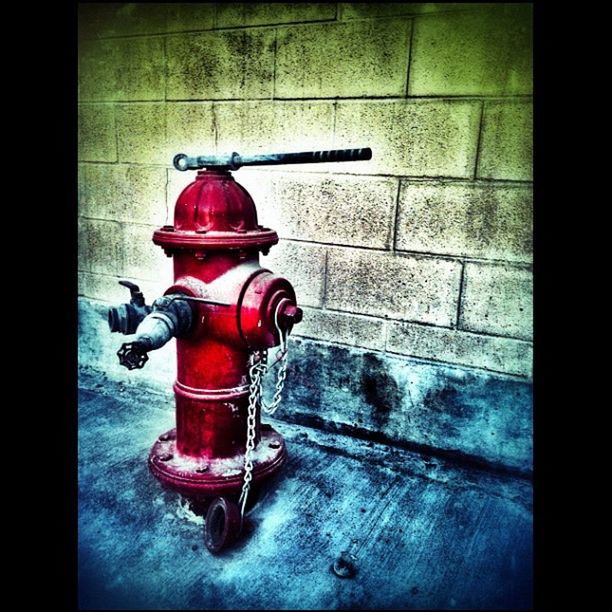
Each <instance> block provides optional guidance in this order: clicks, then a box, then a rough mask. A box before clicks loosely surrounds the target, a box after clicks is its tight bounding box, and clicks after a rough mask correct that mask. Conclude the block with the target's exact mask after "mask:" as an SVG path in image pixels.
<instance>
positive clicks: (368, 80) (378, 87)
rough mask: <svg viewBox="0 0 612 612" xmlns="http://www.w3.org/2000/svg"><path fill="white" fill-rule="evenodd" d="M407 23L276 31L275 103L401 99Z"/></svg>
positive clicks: (322, 25)
mask: <svg viewBox="0 0 612 612" xmlns="http://www.w3.org/2000/svg"><path fill="white" fill-rule="evenodd" d="M409 48H410V21H409V20H402V19H397V18H395V19H392V20H388V21H355V22H347V23H333V24H318V25H312V26H309V27H303V26H297V27H288V28H280V29H279V30H278V40H277V47H276V75H275V85H274V95H275V97H278V98H337V97H358V96H403V95H404V94H405V91H406V75H407V72H408V57H409Z"/></svg>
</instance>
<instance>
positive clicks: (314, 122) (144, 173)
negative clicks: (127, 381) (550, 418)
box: [79, 2, 533, 382]
mask: <svg viewBox="0 0 612 612" xmlns="http://www.w3.org/2000/svg"><path fill="white" fill-rule="evenodd" d="M531 38H532V26H531V5H529V4H460V3H456V4H454V3H449V4H442V3H425V4H415V3H330V2H327V3H219V4H212V3H211V4H138V3H136V4H104V5H102V4H100V5H98V4H81V5H80V6H79V159H80V161H79V247H80V250H79V293H80V295H81V296H83V298H84V299H90V300H95V301H102V302H116V301H117V300H118V299H120V300H123V298H124V297H125V293H126V292H125V291H124V290H123V289H121V288H120V287H119V286H118V285H117V284H116V281H117V279H119V278H129V279H131V280H134V281H136V282H138V283H139V284H141V286H143V287H144V288H145V290H146V292H147V293H146V295H147V297H150V298H153V297H154V296H155V295H157V294H159V293H161V292H162V291H163V290H164V289H165V288H166V286H167V285H168V283H169V282H170V280H171V262H170V260H169V259H167V258H165V256H164V255H163V253H162V251H161V249H159V248H157V247H155V246H154V245H153V244H152V242H151V241H150V237H151V233H152V230H153V229H154V228H156V227H159V226H160V225H162V224H165V223H171V222H172V210H173V206H174V202H175V200H176V197H177V196H178V194H179V193H180V191H181V190H182V188H183V187H184V186H185V185H187V184H188V183H189V182H190V180H191V179H192V177H191V176H190V175H189V174H184V173H179V172H177V171H176V170H174V169H173V168H172V167H171V160H172V157H173V156H174V155H175V154H176V153H177V152H187V153H205V152H209V153H213V152H215V153H223V152H230V151H234V150H235V151H239V152H241V153H257V152H266V151H295V150H314V149H331V148H351V147H364V146H370V147H371V148H372V149H373V158H372V160H370V161H367V162H351V163H343V164H310V165H300V166H285V167H276V168H275V167H270V168H261V169H258V170H255V169H249V168H244V169H241V170H240V171H239V172H238V173H237V174H236V178H237V180H238V181H239V182H240V183H241V184H242V185H244V187H246V188H247V190H248V191H249V192H250V193H251V195H252V196H253V198H254V199H255V202H256V204H257V206H258V211H259V216H260V222H262V223H263V224H265V225H268V226H270V227H273V228H274V229H276V230H277V232H278V233H279V235H280V237H281V242H280V244H279V245H277V246H276V247H273V248H272V250H271V252H270V254H269V256H267V257H262V264H263V265H265V266H267V267H270V268H271V269H273V270H274V271H278V272H279V273H283V274H284V275H285V276H287V277H288V278H289V279H290V280H291V281H292V282H293V283H294V285H295V287H296V290H297V294H298V296H299V298H300V300H301V303H302V305H303V306H304V307H305V314H306V316H305V317H304V321H303V323H302V324H301V325H300V326H298V327H296V329H295V334H296V336H301V337H303V338H308V339H311V340H314V341H317V342H323V343H331V344H334V345H343V346H346V347H348V348H351V347H353V348H359V349H367V350H370V351H374V352H376V353H377V354H380V355H381V356H382V357H383V358H386V357H389V358H391V357H392V358H393V359H396V358H400V357H404V358H406V359H417V360H423V361H424V362H427V363H432V364H440V366H441V367H446V366H453V367H454V366H459V367H463V368H468V369H472V368H474V369H477V370H479V371H486V372H489V373H494V374H495V375H496V376H497V375H499V376H501V377H504V376H510V377H516V379H517V380H524V381H527V382H528V381H529V379H530V377H531V368H532V276H531V273H532V206H533V205H532V160H531V156H532V71H531V59H532V58H531V54H532V45H531Z"/></svg>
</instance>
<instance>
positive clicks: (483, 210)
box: [396, 182, 533, 262]
mask: <svg viewBox="0 0 612 612" xmlns="http://www.w3.org/2000/svg"><path fill="white" fill-rule="evenodd" d="M532 243H533V196H532V189H531V187H522V186H506V185H489V184H484V185H483V184H476V183H414V182H403V183H402V186H401V190H400V197H399V213H398V220H397V237H396V248H397V249H400V250H404V251H417V252H423V253H440V254H447V255H458V256H468V257H479V258H485V259H487V258H488V259H503V260H507V261H525V262H529V261H531V258H532Z"/></svg>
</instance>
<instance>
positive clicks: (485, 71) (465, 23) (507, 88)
mask: <svg viewBox="0 0 612 612" xmlns="http://www.w3.org/2000/svg"><path fill="white" fill-rule="evenodd" d="M531 12H532V9H531V5H530V4H523V5H516V4H499V5H493V6H488V7H486V6H485V7H482V8H479V9H475V10H472V11H467V12H457V13H445V14H441V15H428V16H423V17H418V18H416V19H415V23H414V34H413V39H412V58H411V61H410V74H409V75H408V95H410V96H430V95H510V94H530V93H531V92H532V89H533V84H532V81H533V77H532V17H531Z"/></svg>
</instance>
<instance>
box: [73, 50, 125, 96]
mask: <svg viewBox="0 0 612 612" xmlns="http://www.w3.org/2000/svg"><path fill="white" fill-rule="evenodd" d="M116 42H117V41H115V40H99V39H92V40H86V39H83V40H79V60H78V62H79V71H78V86H79V101H80V102H87V101H91V100H116V99H117V75H116V70H117V54H116V51H115V43H116Z"/></svg>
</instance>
